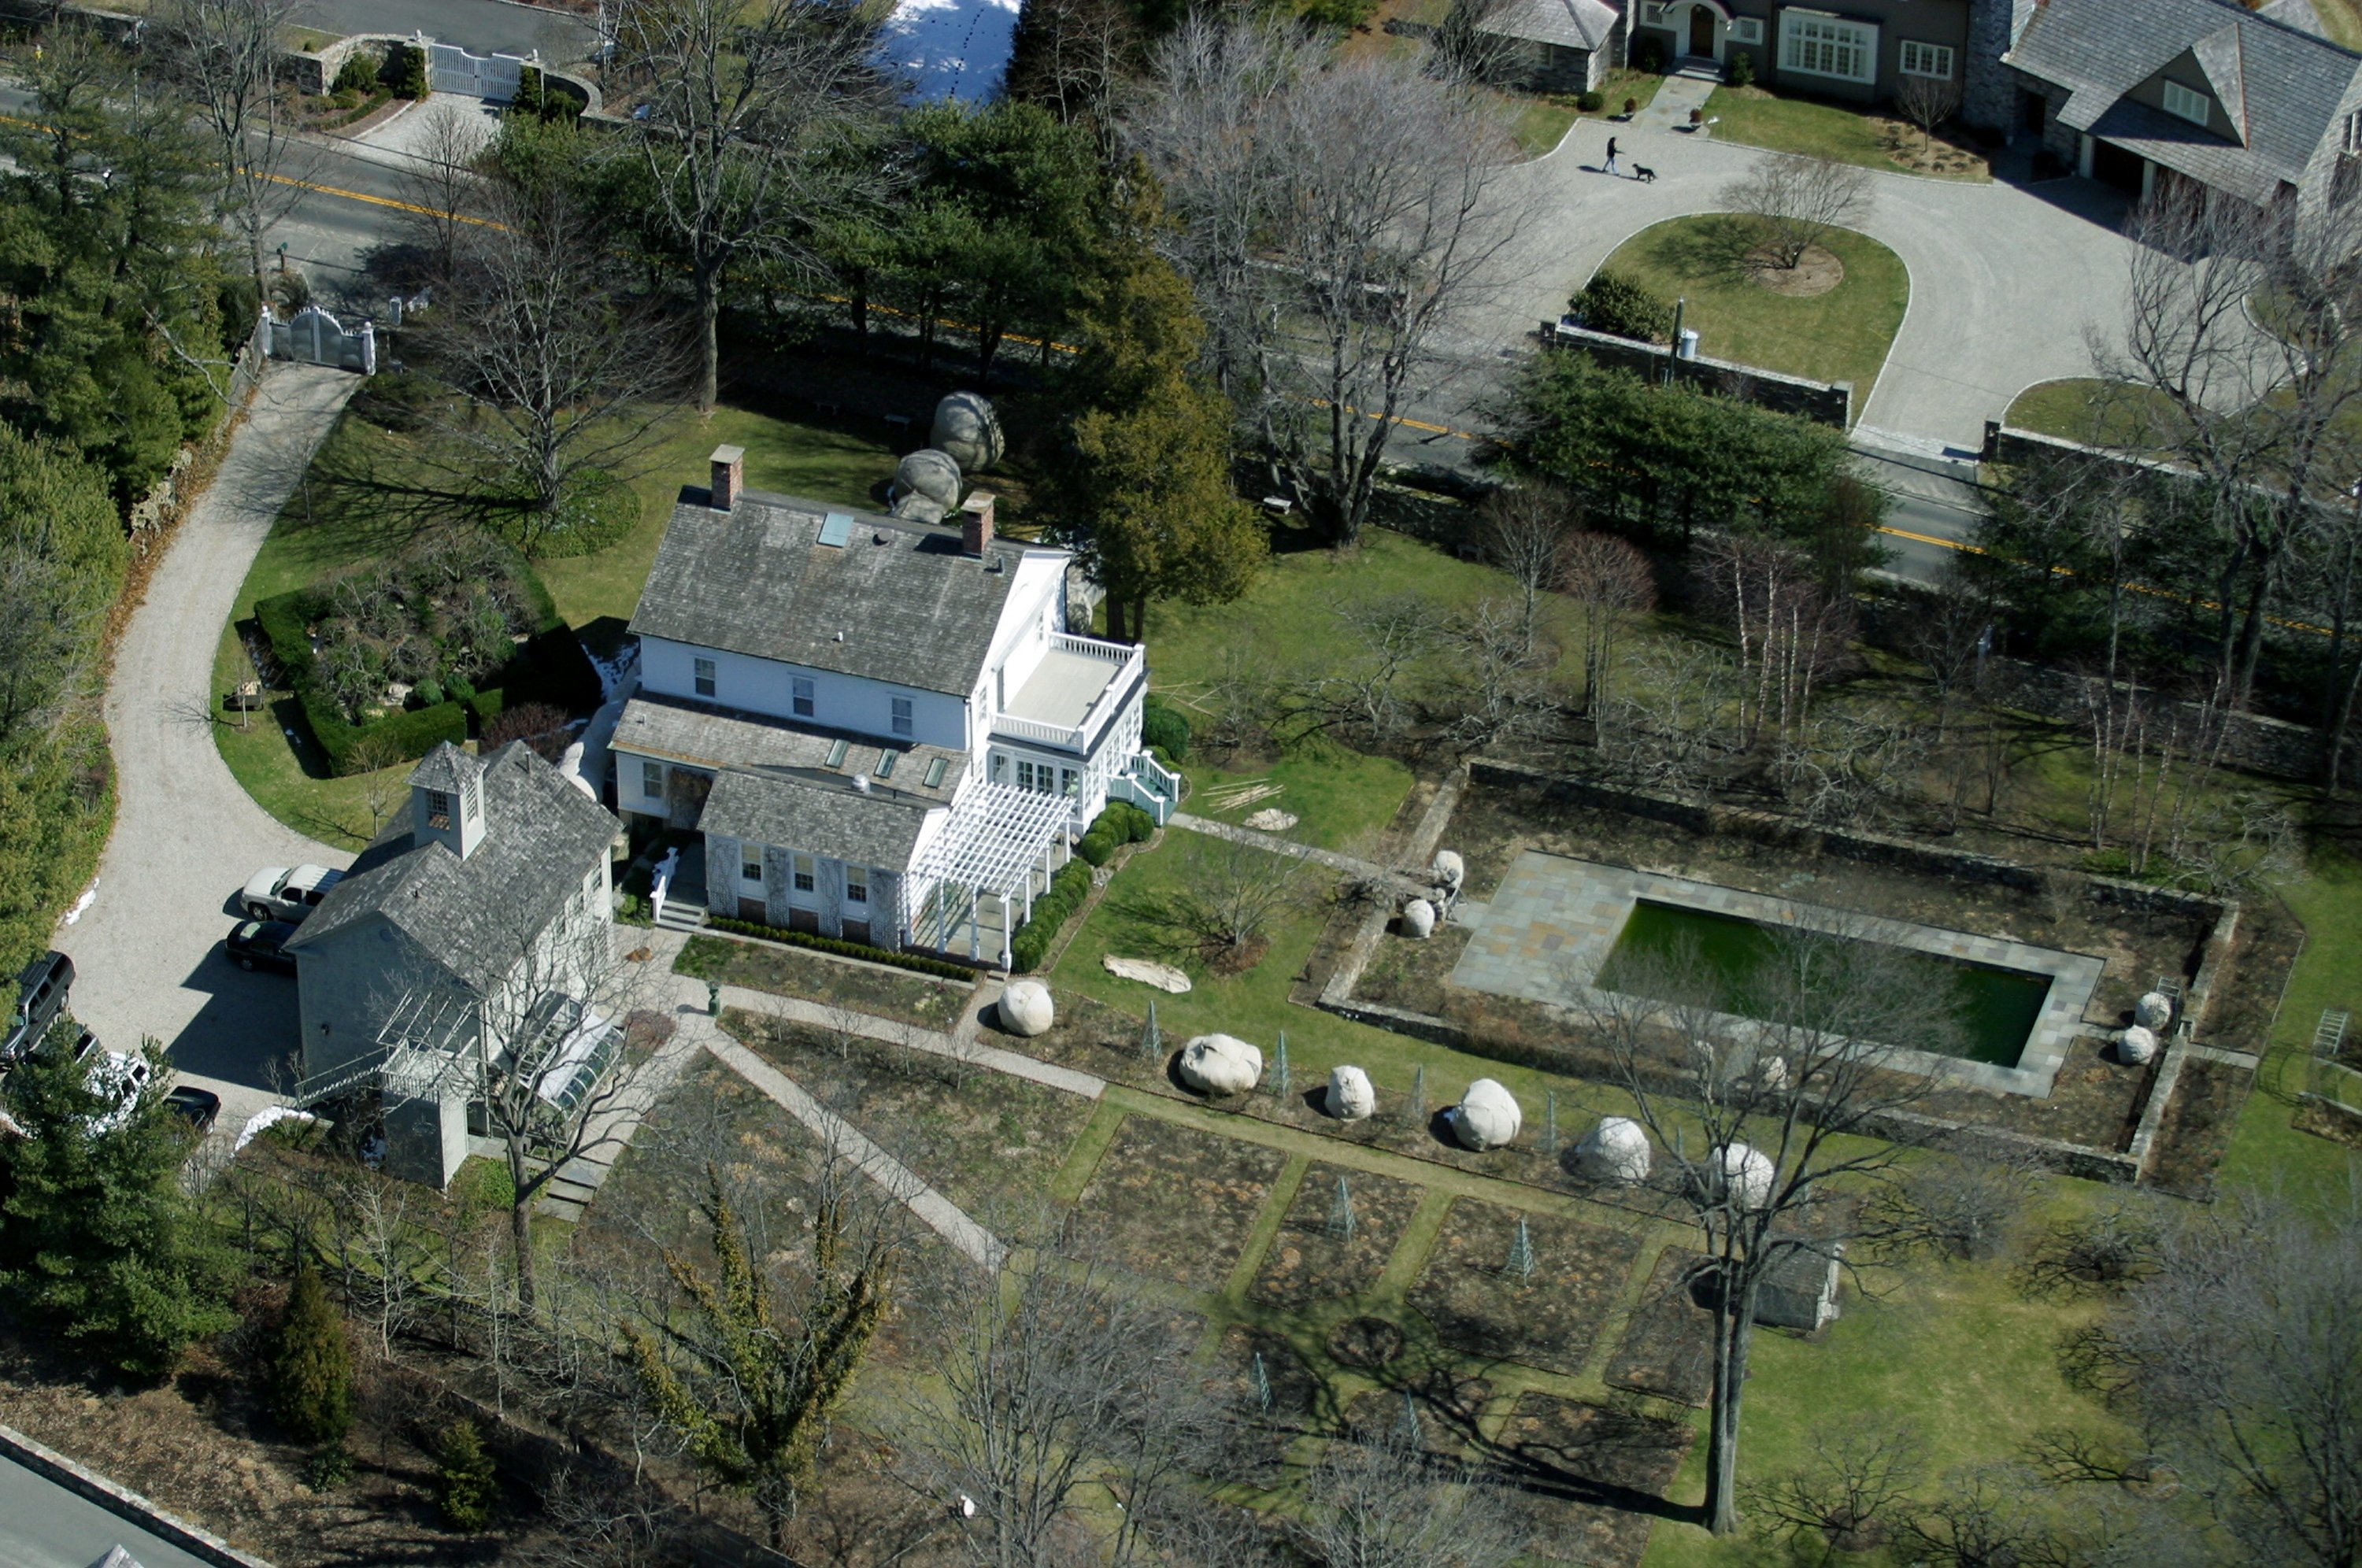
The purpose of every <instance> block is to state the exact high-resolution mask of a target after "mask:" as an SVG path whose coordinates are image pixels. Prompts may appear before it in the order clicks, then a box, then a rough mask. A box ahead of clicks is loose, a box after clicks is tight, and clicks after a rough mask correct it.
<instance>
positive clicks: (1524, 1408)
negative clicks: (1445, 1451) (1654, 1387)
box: [1492, 1392, 1691, 1568]
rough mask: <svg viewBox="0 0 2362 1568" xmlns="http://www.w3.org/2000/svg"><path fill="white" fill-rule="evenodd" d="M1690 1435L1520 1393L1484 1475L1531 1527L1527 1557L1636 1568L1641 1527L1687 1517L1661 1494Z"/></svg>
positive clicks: (1635, 1415) (1604, 1409) (1600, 1408)
mask: <svg viewBox="0 0 2362 1568" xmlns="http://www.w3.org/2000/svg"><path fill="white" fill-rule="evenodd" d="M1690 1437H1691V1433H1690V1429H1689V1427H1688V1425H1687V1424H1686V1423H1684V1422H1681V1421H1669V1420H1665V1419H1661V1418H1659V1417H1656V1416H1652V1415H1650V1414H1648V1413H1646V1412H1645V1411H1641V1410H1636V1409H1632V1408H1626V1407H1623V1406H1618V1405H1590V1404H1584V1403H1583V1402H1581V1401H1579V1400H1574V1399H1562V1398H1558V1397H1555V1396H1552V1395H1549V1394H1540V1393H1532V1392H1529V1393H1526V1394H1523V1395H1520V1396H1519V1397H1518V1404H1517V1408H1515V1409H1514V1410H1512V1411H1511V1412H1510V1414H1509V1419H1508V1420H1507V1423H1506V1424H1505V1425H1504V1426H1503V1427H1502V1429H1501V1436H1500V1439H1499V1441H1497V1443H1496V1445H1495V1446H1494V1449H1493V1452H1492V1461H1493V1465H1492V1470H1493V1474H1494V1476H1496V1478H1497V1479H1498V1480H1499V1481H1500V1482H1501V1483H1502V1484H1503V1485H1508V1486H1513V1487H1515V1488H1516V1491H1515V1493H1514V1494H1513V1496H1515V1497H1516V1499H1517V1503H1518V1508H1519V1510H1520V1511H1521V1512H1523V1513H1524V1514H1525V1515H1526V1516H1527V1518H1529V1519H1530V1520H1531V1521H1532V1526H1533V1532H1534V1533H1533V1538H1532V1540H1529V1542H1528V1543H1527V1550H1528V1551H1530V1552H1533V1553H1535V1554H1537V1555H1539V1556H1543V1557H1549V1558H1552V1559H1555V1560H1557V1561H1561V1562H1581V1563H1584V1564H1586V1568H1637V1565H1638V1564H1639V1561H1640V1557H1641V1554H1642V1553H1643V1552H1645V1551H1647V1550H1648V1547H1649V1530H1650V1527H1651V1526H1652V1525H1654V1524H1655V1522H1656V1521H1657V1520H1658V1519H1659V1518H1688V1517H1689V1515H1690V1513H1691V1510H1689V1509H1687V1508H1680V1507H1674V1506H1672V1505H1671V1504H1669V1503H1667V1502H1666V1501H1665V1497H1664V1493H1665V1487H1666V1486H1667V1485H1670V1484H1671V1483H1672V1478H1673V1473H1674V1472H1675V1471H1676V1470H1678V1469H1680V1468H1681V1463H1682V1456H1683V1454H1684V1453H1686V1452H1688V1451H1689V1446H1690Z"/></svg>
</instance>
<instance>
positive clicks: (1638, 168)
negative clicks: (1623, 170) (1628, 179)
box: [1632, 163, 1657, 185]
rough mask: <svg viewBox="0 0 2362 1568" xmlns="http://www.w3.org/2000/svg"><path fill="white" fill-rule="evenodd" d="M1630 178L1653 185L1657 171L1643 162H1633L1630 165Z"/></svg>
mask: <svg viewBox="0 0 2362 1568" xmlns="http://www.w3.org/2000/svg"><path fill="white" fill-rule="evenodd" d="M1632 178H1633V179H1635V180H1638V181H1639V182H1641V183H1642V184H1644V185H1653V184H1655V183H1656V182H1657V171H1655V170H1653V169H1651V168H1650V167H1649V166H1648V165H1647V164H1645V163H1635V164H1634V165H1632Z"/></svg>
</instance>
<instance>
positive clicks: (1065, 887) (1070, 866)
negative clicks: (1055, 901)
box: [1050, 860, 1091, 908]
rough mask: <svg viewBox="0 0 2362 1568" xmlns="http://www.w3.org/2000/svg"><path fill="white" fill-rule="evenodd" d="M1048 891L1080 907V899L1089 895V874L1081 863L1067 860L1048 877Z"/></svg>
mask: <svg viewBox="0 0 2362 1568" xmlns="http://www.w3.org/2000/svg"><path fill="white" fill-rule="evenodd" d="M1050 891H1051V892H1053V893H1054V894H1056V895H1057V896H1058V897H1060V898H1062V899H1064V900H1066V902H1068V903H1069V904H1072V905H1074V906H1076V907H1077V908H1080V907H1081V905H1082V901H1083V900H1085V899H1087V898H1089V897H1090V896H1091V874H1090V872H1089V871H1087V870H1086V869H1084V867H1082V866H1081V865H1079V864H1077V863H1076V862H1075V861H1072V860H1069V861H1067V862H1066V863H1065V865H1064V866H1061V867H1058V870H1057V874H1056V875H1055V876H1054V877H1052V878H1050Z"/></svg>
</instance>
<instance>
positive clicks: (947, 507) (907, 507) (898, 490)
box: [894, 447, 960, 523]
mask: <svg viewBox="0 0 2362 1568" xmlns="http://www.w3.org/2000/svg"><path fill="white" fill-rule="evenodd" d="M959 502H960V467H959V464H958V463H957V462H955V460H953V458H952V456H951V454H950V453H948V452H940V451H937V450H936V449H935V448H934V447H921V448H920V449H919V450H918V451H915V452H913V453H911V455H910V456H909V457H907V458H903V459H902V460H901V461H900V462H899V463H897V464H895V465H894V515H895V516H897V517H900V518H904V519H906V520H908V521H910V522H912V523H940V522H942V521H943V520H944V518H945V517H946V516H948V515H950V514H951V513H952V512H953V511H954V510H955V509H956V508H957V507H958V505H959Z"/></svg>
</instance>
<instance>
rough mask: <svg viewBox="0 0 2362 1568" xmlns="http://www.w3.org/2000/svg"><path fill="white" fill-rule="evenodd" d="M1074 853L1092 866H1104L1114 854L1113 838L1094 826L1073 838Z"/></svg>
mask: <svg viewBox="0 0 2362 1568" xmlns="http://www.w3.org/2000/svg"><path fill="white" fill-rule="evenodd" d="M1075 853H1076V855H1077V856H1081V857H1082V858H1083V859H1085V860H1087V861H1089V862H1090V863H1091V864H1092V865H1093V866H1104V865H1106V864H1107V863H1108V862H1109V860H1110V859H1112V858H1113V857H1114V856H1115V840H1114V839H1112V838H1110V837H1109V835H1108V834H1104V833H1101V832H1100V831H1099V830H1098V828H1096V827H1095V828H1093V829H1091V831H1090V832H1088V833H1087V834H1083V836H1082V837H1080V838H1078V839H1076V840H1075Z"/></svg>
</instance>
